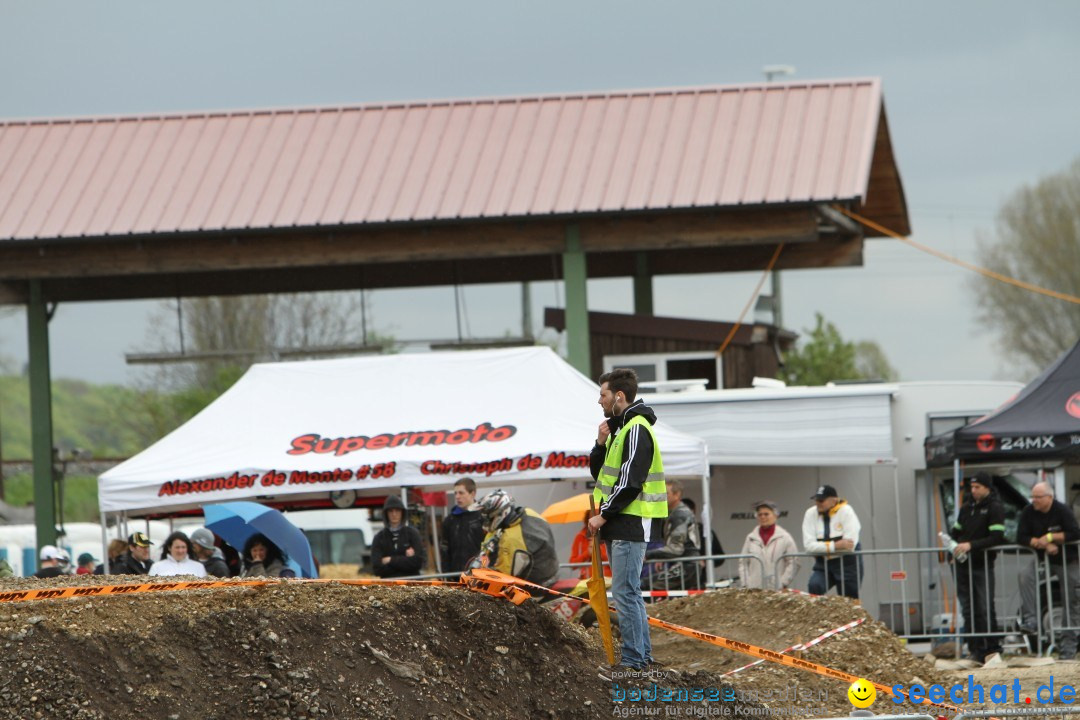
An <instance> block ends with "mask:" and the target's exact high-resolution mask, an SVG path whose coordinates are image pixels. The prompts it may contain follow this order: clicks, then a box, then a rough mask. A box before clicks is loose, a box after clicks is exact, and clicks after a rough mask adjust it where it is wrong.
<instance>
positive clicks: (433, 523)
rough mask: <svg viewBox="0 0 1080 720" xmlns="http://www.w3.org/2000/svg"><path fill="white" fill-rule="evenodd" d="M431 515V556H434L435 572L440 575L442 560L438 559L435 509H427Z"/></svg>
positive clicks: (437, 532) (437, 523) (437, 526)
mask: <svg viewBox="0 0 1080 720" xmlns="http://www.w3.org/2000/svg"><path fill="white" fill-rule="evenodd" d="M428 512H429V513H430V514H431V554H432V555H434V556H435V572H436V573H438V574H439V575H442V558H440V557H439V554H440V553H439V522H438V521H437V520H436V519H435V508H428Z"/></svg>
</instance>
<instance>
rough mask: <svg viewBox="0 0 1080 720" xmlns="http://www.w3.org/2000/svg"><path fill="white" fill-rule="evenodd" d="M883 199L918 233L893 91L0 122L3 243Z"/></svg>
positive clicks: (788, 90)
mask: <svg viewBox="0 0 1080 720" xmlns="http://www.w3.org/2000/svg"><path fill="white" fill-rule="evenodd" d="M875 185H877V189H875V187H874V186H875ZM875 195H876V196H877V200H878V203H877V204H882V203H881V202H880V201H881V200H882V198H884V199H885V202H884V206H887V211H886V212H885V213H884V214H881V213H879V214H878V215H877V218H876V219H878V220H879V221H882V220H885V221H889V220H891V223H892V227H893V228H894V229H896V230H897V231H899V232H907V230H908V228H907V211H906V207H905V206H904V201H903V191H902V188H901V186H900V181H899V175H898V173H897V172H896V168H895V164H894V163H893V159H892V152H891V148H890V147H889V138H888V132H887V127H886V124H885V116H884V108H883V105H882V93H881V85H880V81H878V80H877V79H846V80H824V81H812V82H802V83H786V84H779V83H770V84H759V85H732V86H714V87H690V88H672V89H658V90H638V91H625V92H603V93H583V94H569V95H556V96H532V97H511V98H493V99H467V100H453V101H442V102H416V103H398V104H372V105H358V106H353V107H325V108H304V109H278V110H264V111H229V112H196V113H186V114H175V115H143V116H133V117H96V118H73V119H71V118H69V119H42V120H11V121H4V122H0V241H6V240H32V239H41V240H48V239H63V238H78V237H105V236H126V235H140V236H144V235H157V234H164V233H189V232H212V231H237V230H244V229H272V228H294V227H317V226H339V225H368V224H381V223H398V222H439V221H450V220H462V219H489V218H490V219H494V218H510V217H540V216H562V215H579V214H591V213H617V212H626V211H655V210H663V209H679V208H687V209H689V208H709V207H717V208H731V207H738V206H763V205H765V206H767V205H771V204H791V203H798V204H810V203H827V202H834V201H843V202H853V203H855V206H856V207H857V208H858V207H860V206H865V205H866V203H867V201H868V200H867V199H868V196H870V200H871V201H873V200H874V196H875ZM871 204H874V203H873V202H871ZM863 211H864V212H866V209H865V207H864V210H863ZM869 214H871V216H873V215H874V213H873V212H870V213H869ZM868 234H871V233H868Z"/></svg>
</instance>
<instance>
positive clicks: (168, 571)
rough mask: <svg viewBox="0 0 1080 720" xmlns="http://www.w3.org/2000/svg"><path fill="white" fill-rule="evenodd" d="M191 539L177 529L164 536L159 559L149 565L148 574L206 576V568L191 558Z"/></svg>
mask: <svg viewBox="0 0 1080 720" xmlns="http://www.w3.org/2000/svg"><path fill="white" fill-rule="evenodd" d="M191 549H192V548H191V540H190V539H189V538H188V536H187V535H185V534H184V533H182V532H180V531H179V530H177V531H176V532H174V533H172V534H171V535H169V537H167V538H165V544H164V545H162V547H161V559H160V560H158V561H157V562H155V563H154V564H153V565H151V566H150V572H149V573H148V574H149V575H194V576H196V577H206V568H205V567H203V564H202V563H201V562H199V561H198V560H194V559H192V557H191V555H192V552H191Z"/></svg>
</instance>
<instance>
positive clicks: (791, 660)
mask: <svg viewBox="0 0 1080 720" xmlns="http://www.w3.org/2000/svg"><path fill="white" fill-rule="evenodd" d="M473 572H475V571H473ZM462 579H463V580H465V579H467V576H464V575H463V576H462ZM485 582H486V583H487V584H488V586H489V587H488V589H487V590H486V592H487V594H490V595H499V594H500V592H499V587H500V586H501V585H516V586H518V587H519V588H531V589H533V590H538V591H543V592H545V593H548V594H551V595H559V596H562V595H565V593H561V592H557V591H555V590H551V589H549V588H546V587H544V586H543V585H537V584H536V583H531V582H528V581H525V580H521V579H519V578H516V577H513V576H511V575H505V574H503V573H500V572H496V571H494V570H491V569H490V568H485ZM612 610H613V611H615V612H617V609H615V608H612ZM648 620H649V624H650V625H655V626H656V627H660V628H663V629H665V630H668V631H670V632H673V633H677V634H679V635H683V636H685V637H691V638H696V639H698V640H701V641H703V642H707V643H709V644H711V645H716V646H717V647H722V648H724V649H725V650H732V651H734V652H737V653H742V654H743V655H749V656H750V657H754V658H758V659H759V660H766V661H768V662H773V663H776V664H778V665H786V666H788V667H792V668H795V669H796V670H802V671H804V672H810V673H814V674H815V675H820V676H822V677H827V678H832V679H833V680H840V681H841V682H844V683H846V684H848V685H851V684H852V683H854V682H856V681H858V680H864V679H866V678H860V677H858V676H856V675H852V674H850V673H846V672H842V671H840V670H834V669H832V668H830V667H826V666H825V665H820V664H818V663H815V662H810V661H809V660H803V659H802V658H796V657H793V656H791V655H784V654H783V653H779V652H777V651H775V650H766V649H765V648H763V647H758V646H757V645H751V644H750V643H744V642H739V641H737V640H729V639H728V638H725V637H721V636H719V635H712V634H710V633H706V632H702V631H700V630H694V629H693V628H688V627H684V626H682V625H676V624H675V623H671V622H667V621H666V620H661V619H659V618H654V617H650V618H648ZM867 682H870V684H871V685H873V686H874V689H875V690H876V691H877V692H878V694H880V695H881V696H882V697H883V698H884V697H887V698H891V697H893V696H894V694H893V690H892V688H891V687H889V686H888V685H882V684H881V683H876V682H873V681H870V680H867ZM905 699H906V698H905ZM920 704H922V705H929V706H931V707H934V708H939V709H942V710H948V711H949V714H950V715H956V714H958V713H959V712H961V710H960V708H958V707H956V706H954V705H948V704H946V703H935V702H930V700H927V699H923V700H922V701H921V702H920Z"/></svg>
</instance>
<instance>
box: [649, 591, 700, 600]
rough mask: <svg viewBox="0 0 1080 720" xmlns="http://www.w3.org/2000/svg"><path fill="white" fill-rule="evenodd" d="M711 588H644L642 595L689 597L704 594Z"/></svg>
mask: <svg viewBox="0 0 1080 720" xmlns="http://www.w3.org/2000/svg"><path fill="white" fill-rule="evenodd" d="M707 592H712V591H710V590H642V591H641V597H654V598H665V597H688V596H690V595H704V594H705V593H707Z"/></svg>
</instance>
